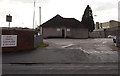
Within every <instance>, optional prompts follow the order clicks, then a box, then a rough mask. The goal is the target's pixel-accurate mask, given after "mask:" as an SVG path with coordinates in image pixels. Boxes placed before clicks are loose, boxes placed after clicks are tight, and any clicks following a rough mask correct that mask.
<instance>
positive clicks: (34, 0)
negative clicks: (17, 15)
mask: <svg viewBox="0 0 120 76" xmlns="http://www.w3.org/2000/svg"><path fill="white" fill-rule="evenodd" d="M34 22H35V0H34V11H33V29H34V24H35V23H34Z"/></svg>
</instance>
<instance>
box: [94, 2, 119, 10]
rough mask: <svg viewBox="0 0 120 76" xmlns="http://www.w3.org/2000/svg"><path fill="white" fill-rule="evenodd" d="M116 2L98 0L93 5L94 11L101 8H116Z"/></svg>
mask: <svg viewBox="0 0 120 76" xmlns="http://www.w3.org/2000/svg"><path fill="white" fill-rule="evenodd" d="M117 7H118V6H117V4H115V3H112V2H106V3H104V2H98V3H95V5H94V11H101V10H107V9H111V8H117Z"/></svg>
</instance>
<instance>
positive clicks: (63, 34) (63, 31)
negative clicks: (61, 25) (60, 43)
mask: <svg viewBox="0 0 120 76" xmlns="http://www.w3.org/2000/svg"><path fill="white" fill-rule="evenodd" d="M62 38H65V30H64V29H62Z"/></svg>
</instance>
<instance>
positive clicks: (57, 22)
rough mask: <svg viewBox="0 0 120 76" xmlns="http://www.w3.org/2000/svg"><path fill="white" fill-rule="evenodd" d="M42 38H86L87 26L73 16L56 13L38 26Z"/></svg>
mask: <svg viewBox="0 0 120 76" xmlns="http://www.w3.org/2000/svg"><path fill="white" fill-rule="evenodd" d="M40 28H41V29H40V30H41V33H42V35H43V38H49V37H61V38H88V28H87V26H86V25H83V24H82V23H81V22H80V21H78V20H76V19H75V18H63V17H61V16H60V15H56V16H55V17H53V18H52V19H50V20H48V21H47V22H45V23H43V24H42V25H41V26H40Z"/></svg>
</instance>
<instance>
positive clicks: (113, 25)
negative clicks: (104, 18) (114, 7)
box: [110, 21, 119, 28]
mask: <svg viewBox="0 0 120 76" xmlns="http://www.w3.org/2000/svg"><path fill="white" fill-rule="evenodd" d="M118 23H119V22H117V21H110V28H113V27H118Z"/></svg>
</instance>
